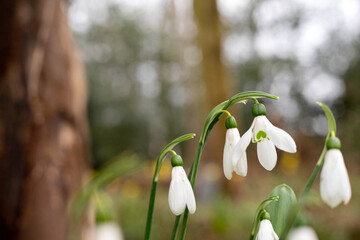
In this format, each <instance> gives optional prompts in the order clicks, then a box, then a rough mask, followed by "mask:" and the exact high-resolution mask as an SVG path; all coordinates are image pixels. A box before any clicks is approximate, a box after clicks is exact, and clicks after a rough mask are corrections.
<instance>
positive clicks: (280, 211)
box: [266, 184, 297, 236]
mask: <svg viewBox="0 0 360 240" xmlns="http://www.w3.org/2000/svg"><path fill="white" fill-rule="evenodd" d="M270 196H279V201H277V202H275V203H273V204H271V205H269V206H267V207H266V211H267V212H268V213H269V214H270V221H271V223H272V225H273V227H274V230H275V232H276V233H277V234H278V235H279V236H281V234H282V232H283V230H284V229H285V227H286V223H287V221H288V218H289V217H290V214H291V213H292V211H293V209H294V208H295V207H296V203H297V201H296V196H295V193H294V191H293V190H292V189H291V187H289V186H288V185H286V184H281V185H279V186H277V187H275V188H274V189H273V190H272V192H271V193H270Z"/></svg>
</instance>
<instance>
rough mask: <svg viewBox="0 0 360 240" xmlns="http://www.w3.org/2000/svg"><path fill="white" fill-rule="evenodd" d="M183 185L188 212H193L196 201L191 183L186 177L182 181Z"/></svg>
mask: <svg viewBox="0 0 360 240" xmlns="http://www.w3.org/2000/svg"><path fill="white" fill-rule="evenodd" d="M184 186H185V190H186V205H187V207H188V209H189V212H190V213H191V214H193V213H194V212H195V211H196V202H195V196H194V191H193V188H192V187H191V184H190V182H189V180H188V179H187V178H186V180H185V181H184Z"/></svg>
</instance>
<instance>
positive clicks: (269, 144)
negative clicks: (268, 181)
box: [232, 103, 296, 171]
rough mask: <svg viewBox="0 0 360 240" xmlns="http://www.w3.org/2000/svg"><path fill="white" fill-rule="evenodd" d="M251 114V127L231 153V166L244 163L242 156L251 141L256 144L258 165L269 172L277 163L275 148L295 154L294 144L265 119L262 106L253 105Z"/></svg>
mask: <svg viewBox="0 0 360 240" xmlns="http://www.w3.org/2000/svg"><path fill="white" fill-rule="evenodd" d="M252 114H253V116H254V120H253V122H252V124H251V127H250V128H249V130H248V131H247V132H246V133H245V134H244V135H243V137H242V138H241V139H240V140H239V142H238V143H237V144H236V146H235V149H234V151H233V156H232V161H233V165H237V164H238V161H244V158H243V155H244V154H245V151H246V149H247V147H248V146H249V144H250V141H251V140H252V142H253V143H256V144H257V155H258V158H259V161H260V164H261V165H262V166H263V167H264V168H265V169H266V170H268V171H271V170H272V169H273V168H274V167H275V165H276V162H277V154H276V149H275V146H276V147H277V148H279V149H281V150H283V151H285V152H289V153H294V152H296V144H295V141H294V140H293V139H292V137H291V136H290V135H289V134H288V133H287V132H285V131H284V130H282V129H280V128H278V127H275V126H274V125H272V123H271V122H270V121H269V120H268V119H267V118H266V108H265V106H264V104H261V103H255V104H254V106H253V108H252ZM245 160H246V158H245Z"/></svg>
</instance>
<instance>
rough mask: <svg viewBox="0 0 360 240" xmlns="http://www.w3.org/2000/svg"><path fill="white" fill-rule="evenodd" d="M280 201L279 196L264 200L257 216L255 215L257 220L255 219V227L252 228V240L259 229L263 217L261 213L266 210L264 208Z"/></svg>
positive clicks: (257, 210)
mask: <svg viewBox="0 0 360 240" xmlns="http://www.w3.org/2000/svg"><path fill="white" fill-rule="evenodd" d="M278 200H279V196H272V197H269V198H268V199H266V200H264V201H263V202H262V203H261V204H260V205H259V206H258V208H257V209H256V214H255V218H254V222H253V226H252V228H251V233H250V240H253V239H254V238H255V235H256V233H257V231H258V229H259V222H260V217H261V213H262V212H263V211H265V210H264V208H265V207H266V206H267V205H269V204H270V203H271V202H272V201H278Z"/></svg>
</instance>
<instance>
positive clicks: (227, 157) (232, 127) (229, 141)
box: [223, 116, 247, 180]
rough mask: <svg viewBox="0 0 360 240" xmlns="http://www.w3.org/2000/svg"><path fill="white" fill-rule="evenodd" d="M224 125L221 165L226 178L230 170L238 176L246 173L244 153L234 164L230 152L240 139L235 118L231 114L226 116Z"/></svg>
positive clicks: (228, 177)
mask: <svg viewBox="0 0 360 240" xmlns="http://www.w3.org/2000/svg"><path fill="white" fill-rule="evenodd" d="M225 126H226V129H227V130H226V138H225V146H224V154H223V167H224V174H225V177H226V178H227V179H229V180H230V179H231V178H232V172H233V171H235V172H236V173H237V174H239V175H240V176H246V173H247V160H246V154H244V155H243V156H242V160H241V161H237V164H236V165H233V161H232V160H231V158H232V153H233V150H234V147H235V145H236V144H237V143H238V141H239V140H240V133H239V130H238V129H237V124H236V120H235V118H234V117H233V116H228V117H227V118H226V121H225Z"/></svg>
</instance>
